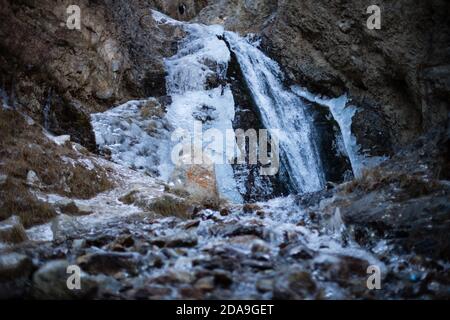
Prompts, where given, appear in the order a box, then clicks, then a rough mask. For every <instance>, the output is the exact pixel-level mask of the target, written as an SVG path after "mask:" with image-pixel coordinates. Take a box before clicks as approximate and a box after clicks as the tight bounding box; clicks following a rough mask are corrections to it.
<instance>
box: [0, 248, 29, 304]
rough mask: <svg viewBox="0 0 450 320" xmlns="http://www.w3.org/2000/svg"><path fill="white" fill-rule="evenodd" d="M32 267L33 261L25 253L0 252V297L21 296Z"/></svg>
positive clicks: (24, 292) (13, 297)
mask: <svg viewBox="0 0 450 320" xmlns="http://www.w3.org/2000/svg"><path fill="white" fill-rule="evenodd" d="M33 269H34V267H33V263H32V261H31V259H30V258H28V257H27V256H26V255H23V254H19V253H6V254H4V253H2V254H0V299H21V298H23V297H24V296H25V294H26V293H27V290H28V281H29V277H30V275H31V273H32V271H33Z"/></svg>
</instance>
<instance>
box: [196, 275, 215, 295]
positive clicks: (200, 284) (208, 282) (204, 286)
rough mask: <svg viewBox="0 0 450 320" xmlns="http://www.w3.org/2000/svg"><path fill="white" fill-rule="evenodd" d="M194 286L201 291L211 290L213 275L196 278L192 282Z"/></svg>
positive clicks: (213, 282)
mask: <svg viewBox="0 0 450 320" xmlns="http://www.w3.org/2000/svg"><path fill="white" fill-rule="evenodd" d="M194 288H195V289H198V290H201V291H206V292H208V291H213V290H214V288H215V280H214V277H204V278H200V279H198V280H197V282H196V283H195V284H194Z"/></svg>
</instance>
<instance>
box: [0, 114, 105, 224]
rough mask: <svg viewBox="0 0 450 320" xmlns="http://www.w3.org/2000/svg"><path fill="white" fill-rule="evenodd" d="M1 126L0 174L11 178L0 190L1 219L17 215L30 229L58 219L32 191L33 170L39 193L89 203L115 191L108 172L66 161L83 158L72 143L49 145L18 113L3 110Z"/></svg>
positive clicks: (37, 127)
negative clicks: (29, 177) (29, 175)
mask: <svg viewBox="0 0 450 320" xmlns="http://www.w3.org/2000/svg"><path fill="white" fill-rule="evenodd" d="M0 123H1V126H0V137H1V139H0V173H1V174H6V175H7V176H8V181H7V183H6V184H3V185H2V186H0V191H1V192H0V193H1V196H0V219H6V218H8V217H9V216H11V215H14V214H16V215H18V216H20V217H21V218H22V222H23V223H24V225H25V226H26V227H29V226H32V225H35V224H40V223H43V222H46V221H48V220H49V219H51V218H52V217H54V216H55V211H54V209H53V208H51V207H50V206H49V205H46V204H45V203H43V202H42V201H39V200H38V199H37V198H36V197H35V196H34V195H33V194H32V193H31V192H30V191H29V189H28V186H27V184H26V177H27V173H28V172H29V171H30V170H32V171H34V172H35V173H36V174H37V176H38V178H39V180H40V186H39V189H41V190H42V191H44V192H48V193H56V194H59V195H62V196H67V197H73V198H80V199H89V198H92V197H93V196H95V195H96V194H98V193H100V192H103V191H106V190H109V189H111V188H112V187H113V183H112V182H111V181H110V180H109V179H108V173H107V171H106V170H105V169H103V168H101V167H98V166H97V165H95V169H94V170H89V169H88V168H86V167H84V166H83V165H81V164H78V163H76V162H74V163H75V166H73V165H72V164H70V163H66V162H65V161H63V159H62V158H63V157H64V158H67V159H73V160H76V159H78V158H79V157H80V155H79V154H78V153H76V152H75V151H74V150H73V149H72V146H71V144H70V143H67V144H66V145H63V146H58V145H56V144H54V143H53V142H52V141H49V140H48V139H47V138H46V137H45V136H44V134H43V132H42V128H41V127H40V126H39V125H36V124H34V125H28V124H27V123H26V121H25V119H24V117H23V116H22V115H20V114H18V113H17V112H15V111H11V110H0Z"/></svg>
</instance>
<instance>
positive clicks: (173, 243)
mask: <svg viewBox="0 0 450 320" xmlns="http://www.w3.org/2000/svg"><path fill="white" fill-rule="evenodd" d="M151 243H152V244H154V245H157V246H158V247H167V248H176V247H195V246H196V245H197V238H196V237H195V236H193V235H190V234H187V233H181V234H176V235H173V236H167V237H160V238H155V239H152V240H151Z"/></svg>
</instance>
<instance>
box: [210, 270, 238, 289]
mask: <svg viewBox="0 0 450 320" xmlns="http://www.w3.org/2000/svg"><path fill="white" fill-rule="evenodd" d="M214 284H215V285H216V286H218V287H222V288H229V287H230V286H231V285H232V284H233V277H232V275H231V273H229V272H227V271H224V270H215V271H214Z"/></svg>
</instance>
